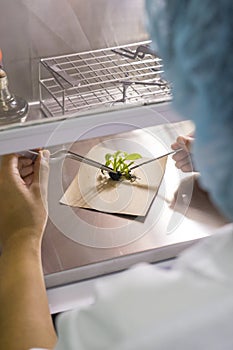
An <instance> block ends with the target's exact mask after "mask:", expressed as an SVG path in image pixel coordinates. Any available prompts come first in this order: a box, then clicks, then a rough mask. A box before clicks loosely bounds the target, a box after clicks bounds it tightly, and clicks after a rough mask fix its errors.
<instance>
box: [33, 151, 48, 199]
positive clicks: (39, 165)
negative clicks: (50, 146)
mask: <svg viewBox="0 0 233 350" xmlns="http://www.w3.org/2000/svg"><path fill="white" fill-rule="evenodd" d="M49 155H50V154H49V151H47V150H43V151H40V153H39V156H38V157H37V159H36V162H35V165H34V178H33V183H32V186H33V187H34V189H35V193H36V194H37V195H38V191H39V193H40V194H41V195H42V197H43V198H46V197H47V189H48V178H49Z"/></svg>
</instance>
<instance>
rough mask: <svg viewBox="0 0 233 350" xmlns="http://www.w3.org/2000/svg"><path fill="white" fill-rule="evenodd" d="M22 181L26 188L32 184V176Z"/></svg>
mask: <svg viewBox="0 0 233 350" xmlns="http://www.w3.org/2000/svg"><path fill="white" fill-rule="evenodd" d="M23 181H24V183H25V185H26V186H27V187H30V186H31V184H32V182H33V174H30V175H28V176H26V177H24V178H23Z"/></svg>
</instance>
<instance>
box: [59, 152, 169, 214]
mask: <svg viewBox="0 0 233 350" xmlns="http://www.w3.org/2000/svg"><path fill="white" fill-rule="evenodd" d="M114 152H115V151H114V150H110V149H107V148H104V147H102V146H100V145H97V146H95V147H93V148H92V149H91V151H90V152H89V153H88V154H87V157H88V158H91V159H94V160H96V161H99V162H101V163H103V162H104V159H105V158H104V156H105V154H106V153H114ZM145 160H146V158H141V159H139V160H137V161H135V164H137V163H138V164H139V163H142V162H143V161H145ZM166 162H167V157H163V158H161V159H159V160H157V161H154V162H152V163H149V164H147V165H144V166H143V167H141V168H137V169H135V170H134V171H133V174H134V175H136V176H137V178H138V179H137V180H136V181H135V182H130V181H128V180H123V181H113V180H112V179H110V178H109V176H108V175H107V174H106V175H103V174H102V173H101V171H100V170H99V169H97V168H94V167H92V166H90V165H87V164H84V163H82V164H81V165H80V169H79V171H78V173H77V174H76V176H75V178H74V179H73V181H72V183H71V184H70V186H69V187H68V189H67V190H66V192H65V194H64V196H63V197H62V198H61V200H60V203H62V204H65V205H69V206H73V207H80V208H88V209H95V210H98V211H101V212H106V213H115V214H125V215H134V216H145V215H146V213H147V211H148V209H149V207H150V205H151V203H152V201H153V199H154V197H155V196H156V194H157V191H158V189H159V186H160V183H161V181H162V178H163V175H164V172H165V167H166Z"/></svg>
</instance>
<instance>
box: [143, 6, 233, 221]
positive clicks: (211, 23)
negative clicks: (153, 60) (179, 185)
mask: <svg viewBox="0 0 233 350" xmlns="http://www.w3.org/2000/svg"><path fill="white" fill-rule="evenodd" d="M146 7H147V14H148V28H149V32H150V36H151V39H152V42H153V45H154V48H155V50H156V51H157V52H158V53H159V55H160V56H161V57H162V59H163V62H164V67H165V74H166V77H167V79H168V80H169V81H170V82H171V83H172V86H173V96H174V106H175V107H176V109H177V110H178V111H179V112H180V113H181V114H182V115H183V116H184V117H185V118H190V119H192V120H193V121H194V123H195V125H196V141H195V146H194V161H195V163H196V168H197V169H199V170H200V172H201V175H202V176H201V178H202V183H203V186H204V187H205V188H206V189H207V190H208V191H209V192H210V195H211V196H212V198H213V200H214V202H215V203H216V204H217V205H218V207H219V208H220V210H221V211H222V212H223V213H224V214H225V215H226V216H227V217H228V218H230V219H231V220H232V219H233V173H232V172H233V151H232V150H233V64H232V59H233V44H232V43H233V20H232V18H233V2H232V0H215V1H212V0H147V2H146Z"/></svg>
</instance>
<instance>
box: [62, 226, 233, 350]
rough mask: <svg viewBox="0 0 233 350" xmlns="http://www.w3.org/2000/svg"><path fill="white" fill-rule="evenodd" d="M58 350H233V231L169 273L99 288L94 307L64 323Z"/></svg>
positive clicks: (188, 254) (189, 253)
mask: <svg viewBox="0 0 233 350" xmlns="http://www.w3.org/2000/svg"><path fill="white" fill-rule="evenodd" d="M58 336H59V341H58V344H57V346H56V350H71V349H72V350H97V349H98V350H152V349H153V350H170V349H172V350H176V349H177V350H191V349H192V350H202V349H205V350H216V349H218V350H228V349H229V350H232V349H233V224H229V225H226V226H225V227H224V228H221V229H220V230H219V231H218V232H217V233H216V234H214V235H213V236H211V237H209V238H207V239H205V240H202V241H201V242H199V243H198V244H196V245H195V246H193V247H192V248H190V249H188V250H186V251H185V252H184V253H183V254H182V255H181V256H180V257H179V258H178V259H177V260H176V262H175V266H174V268H172V269H171V270H165V269H161V268H157V267H156V266H153V265H147V264H143V265H139V266H136V267H134V268H132V269H130V270H128V271H126V272H123V273H120V274H118V275H117V276H114V278H112V279H110V280H102V281H101V280H100V281H99V282H98V283H97V284H96V302H95V304H93V305H91V306H89V307H86V308H85V309H83V310H81V311H78V310H74V311H71V312H66V313H64V314H62V315H61V316H60V318H59V319H58Z"/></svg>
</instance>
